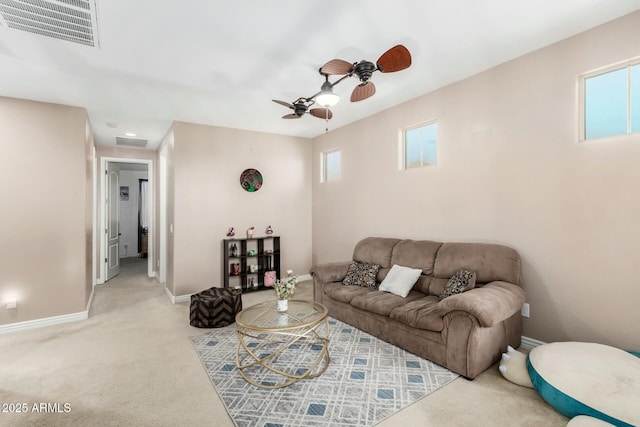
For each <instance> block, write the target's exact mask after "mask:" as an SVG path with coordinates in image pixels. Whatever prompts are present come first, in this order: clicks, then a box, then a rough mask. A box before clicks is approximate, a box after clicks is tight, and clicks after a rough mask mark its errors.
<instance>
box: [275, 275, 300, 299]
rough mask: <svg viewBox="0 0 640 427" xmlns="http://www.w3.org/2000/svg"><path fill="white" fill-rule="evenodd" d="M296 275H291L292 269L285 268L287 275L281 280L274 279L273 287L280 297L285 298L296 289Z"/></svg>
mask: <svg viewBox="0 0 640 427" xmlns="http://www.w3.org/2000/svg"><path fill="white" fill-rule="evenodd" d="M297 283H298V276H294V275H293V270H287V277H285V278H284V279H282V280H276V283H275V284H274V285H273V289H274V290H275V291H276V295H277V296H278V298H280V299H287V298H289V297H290V296H291V295H293V294H294V292H295V291H296V284H297Z"/></svg>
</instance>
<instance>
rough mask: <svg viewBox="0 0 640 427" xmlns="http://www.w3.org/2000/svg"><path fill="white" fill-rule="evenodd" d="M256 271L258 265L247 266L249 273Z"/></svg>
mask: <svg viewBox="0 0 640 427" xmlns="http://www.w3.org/2000/svg"><path fill="white" fill-rule="evenodd" d="M257 271H258V265H257V264H251V265H250V266H249V272H250V273H256V272H257Z"/></svg>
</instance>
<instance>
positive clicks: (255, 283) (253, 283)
mask: <svg viewBox="0 0 640 427" xmlns="http://www.w3.org/2000/svg"><path fill="white" fill-rule="evenodd" d="M251 286H253V289H258V282H256V281H255V280H254V279H253V277H252V278H251Z"/></svg>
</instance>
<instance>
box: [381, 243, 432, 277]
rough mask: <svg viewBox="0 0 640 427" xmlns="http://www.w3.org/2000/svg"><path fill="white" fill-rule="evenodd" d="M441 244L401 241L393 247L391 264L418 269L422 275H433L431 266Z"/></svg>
mask: <svg viewBox="0 0 640 427" xmlns="http://www.w3.org/2000/svg"><path fill="white" fill-rule="evenodd" d="M440 246H442V243H440V242H432V241H430V240H402V241H400V242H398V244H397V245H395V246H394V247H393V252H392V254H391V264H392V265H393V264H398V265H404V266H407V267H411V268H419V269H421V270H422V273H423V274H426V275H432V274H433V264H434V262H435V260H436V254H437V253H438V249H440Z"/></svg>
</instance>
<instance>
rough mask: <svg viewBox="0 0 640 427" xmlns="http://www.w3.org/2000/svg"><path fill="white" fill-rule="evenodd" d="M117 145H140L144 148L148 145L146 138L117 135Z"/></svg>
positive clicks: (139, 146)
mask: <svg viewBox="0 0 640 427" xmlns="http://www.w3.org/2000/svg"><path fill="white" fill-rule="evenodd" d="M116 145H124V146H125V147H138V148H143V147H146V145H147V140H146V139H136V138H122V137H119V136H116Z"/></svg>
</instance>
